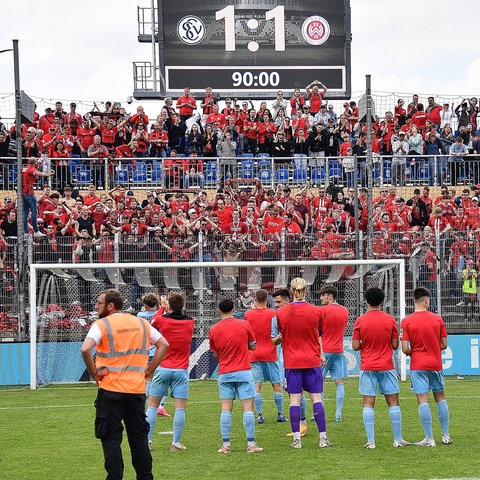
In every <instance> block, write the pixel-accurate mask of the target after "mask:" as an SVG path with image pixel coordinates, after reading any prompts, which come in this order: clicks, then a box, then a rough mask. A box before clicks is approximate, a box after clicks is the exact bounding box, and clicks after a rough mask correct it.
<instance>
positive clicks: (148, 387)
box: [145, 382, 152, 398]
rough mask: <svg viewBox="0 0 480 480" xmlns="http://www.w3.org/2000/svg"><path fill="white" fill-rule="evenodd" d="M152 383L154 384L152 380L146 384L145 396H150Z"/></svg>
mask: <svg viewBox="0 0 480 480" xmlns="http://www.w3.org/2000/svg"><path fill="white" fill-rule="evenodd" d="M150 385H152V382H147V384H146V386H145V396H146V397H147V398H148V396H149V395H150Z"/></svg>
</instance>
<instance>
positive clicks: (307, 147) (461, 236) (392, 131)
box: [0, 82, 480, 303]
mask: <svg viewBox="0 0 480 480" xmlns="http://www.w3.org/2000/svg"><path fill="white" fill-rule="evenodd" d="M326 90H327V89H326V87H325V86H324V85H323V84H321V82H313V84H312V85H309V86H308V88H307V90H306V94H307V96H306V97H305V96H303V95H302V92H301V91H300V90H298V89H296V90H295V91H294V93H293V95H292V97H291V98H290V99H289V100H287V99H285V98H284V92H282V91H279V92H278V93H277V95H276V98H275V99H274V100H273V102H271V104H270V105H268V103H267V102H265V101H264V102H261V103H260V105H259V109H258V110H256V109H255V108H254V106H253V104H252V102H250V101H249V102H240V103H239V102H238V101H237V99H233V100H230V99H225V106H224V108H223V109H220V105H219V101H218V100H217V97H216V96H215V95H214V94H213V92H212V89H211V88H207V89H206V92H205V97H204V98H203V99H202V100H199V101H197V100H196V99H194V98H193V97H192V96H191V95H190V91H189V89H188V88H185V91H184V95H183V96H182V97H180V98H179V99H178V100H177V101H176V104H175V102H174V101H173V99H171V98H166V99H165V105H164V106H163V108H162V109H161V111H160V114H159V115H158V117H157V118H156V120H155V121H154V122H150V121H149V118H148V116H147V115H146V114H145V112H144V110H143V108H142V107H138V108H137V111H136V113H135V114H134V115H128V114H127V113H126V112H125V110H124V109H123V108H122V107H121V105H120V104H119V103H116V102H115V103H113V104H111V103H110V102H106V104H105V106H106V109H105V111H99V110H98V109H96V110H94V111H91V112H88V113H86V114H84V115H81V114H80V113H77V111H76V105H75V103H71V105H70V111H69V112H68V113H67V112H65V111H64V110H63V105H62V103H61V102H57V103H56V105H55V108H54V109H52V108H46V110H45V115H42V116H39V115H38V114H36V116H35V119H34V123H33V124H28V125H22V139H21V148H22V155H23V156H24V157H36V158H39V166H38V168H44V166H42V167H40V164H43V163H45V162H46V160H47V159H51V161H52V169H53V178H54V183H53V187H54V190H55V191H52V190H51V189H50V187H46V188H43V187H42V188H43V189H42V191H41V193H40V195H39V197H38V214H39V215H38V228H39V232H40V234H39V235H38V236H37V237H38V238H37V239H36V240H35V244H36V245H37V246H38V248H37V251H38V258H37V260H38V261H47V262H53V263H56V262H63V263H70V262H73V263H79V262H92V261H94V262H96V261H98V262H100V263H111V262H114V261H117V260H118V261H120V262H128V261H135V262H138V261H140V262H142V261H145V262H150V261H196V260H205V261H210V260H242V259H245V260H254V261H256V260H262V259H263V260H275V259H279V258H282V255H283V258H285V259H286V260H308V259H310V260H312V259H318V260H324V259H332V258H355V256H358V255H359V251H360V249H359V248H358V243H355V232H356V231H357V230H358V231H360V232H365V233H367V230H368V226H369V218H368V208H367V203H368V196H367V193H368V192H367V190H366V188H363V187H362V188H359V189H358V191H356V190H355V189H354V188H353V186H352V185H351V184H350V182H345V184H344V185H346V186H343V185H342V184H341V183H340V185H331V184H330V185H328V186H327V187H325V186H322V185H320V186H319V188H318V192H314V191H313V188H311V186H310V182H308V181H307V182H306V183H305V184H304V185H303V187H302V188H300V189H299V190H298V191H297V192H296V193H294V194H292V191H291V189H290V188H289V187H288V186H285V185H277V186H276V189H268V188H265V187H264V186H263V185H262V183H261V182H260V181H258V180H255V179H252V180H251V181H250V184H248V185H247V184H242V183H241V182H240V181H238V180H236V178H235V173H234V172H235V171H234V169H232V170H231V171H229V166H230V164H229V161H232V162H233V163H232V165H231V166H235V165H236V161H237V160H236V158H237V157H238V155H240V154H242V153H243V154H245V153H250V154H252V155H253V156H256V155H259V154H268V155H271V157H272V159H273V161H274V162H275V163H279V164H284V163H287V162H293V163H294V164H295V165H297V166H299V167H304V166H305V165H306V164H305V163H304V162H305V158H307V157H309V156H318V155H320V154H321V155H322V156H326V157H330V156H332V157H337V156H339V157H340V160H341V161H342V160H344V161H345V165H344V167H345V169H346V168H347V165H348V162H347V161H346V160H347V159H348V158H350V157H351V155H352V154H357V155H359V156H363V155H365V152H366V133H365V126H364V125H363V124H361V123H359V113H358V108H357V105H356V104H355V102H353V101H351V102H345V104H344V110H343V111H342V112H341V113H339V114H338V113H336V112H335V110H334V108H333V105H330V104H328V103H325V102H324V101H323V97H324V95H325V92H326ZM452 108H453V107H452ZM197 110H199V113H197ZM478 113H479V109H478V107H477V100H476V99H475V98H471V99H470V100H465V101H462V102H461V104H460V105H458V106H457V107H456V108H455V109H454V110H453V112H452V110H451V109H450V105H448V104H444V105H437V104H436V103H435V101H434V98H433V97H429V98H428V103H427V104H426V105H422V104H421V103H420V102H419V99H418V97H417V96H416V95H414V96H413V98H412V101H411V102H410V103H409V104H408V105H407V106H406V107H405V106H404V102H403V100H399V101H398V104H397V106H396V107H395V110H394V112H386V113H385V117H384V119H383V120H382V121H380V120H379V119H377V120H376V121H375V122H374V123H373V134H374V135H373V143H372V149H373V152H374V154H378V155H392V158H393V163H392V168H394V167H395V161H396V160H397V167H398V169H399V170H398V171H399V172H400V173H398V172H397V174H396V175H397V177H396V178H397V179H398V182H397V183H398V185H402V181H401V179H402V178H403V173H404V172H402V168H404V167H405V163H406V161H404V160H405V158H406V157H407V156H410V157H412V158H413V157H415V155H416V156H419V155H423V154H425V153H426V154H427V155H436V154H438V153H440V152H441V151H442V148H443V147H444V144H443V143H442V142H441V141H442V140H444V141H446V142H450V143H452V145H453V147H455V145H457V144H458V145H459V147H460V148H459V150H458V155H459V156H463V155H465V154H469V153H472V154H475V153H477V151H478V145H479V144H478V142H479V136H478V134H477V131H476V128H477V123H476V122H477V115H478ZM454 116H455V117H456V118H457V120H456V122H457V130H456V131H455V132H454V131H453V129H452V128H451V125H452V119H453V117H454ZM17 145H18V143H17V142H16V139H15V131H14V129H13V128H12V129H10V130H8V129H6V128H5V126H4V125H3V124H0V157H9V156H14V155H15V154H16V148H17ZM432 145H435V147H432ZM435 149H436V151H435ZM451 149H452V147H449V150H450V152H451ZM178 154H180V155H183V157H180V159H176V157H177V155H178ZM451 154H452V153H451ZM72 155H74V156H78V157H80V158H81V161H83V162H85V163H86V164H88V165H89V166H90V167H91V168H92V171H93V172H94V173H95V171H96V170H95V169H96V167H99V168H98V169H97V174H98V178H97V176H96V175H97V174H95V175H94V178H93V180H94V184H92V185H90V186H89V187H88V190H87V193H86V194H85V195H80V194H79V192H78V191H76V189H72V187H71V181H70V180H71V179H70V173H71V172H70V169H69V168H68V158H69V157H71V156H72ZM452 155H453V154H452ZM455 155H456V154H455ZM218 156H219V157H220V158H221V159H225V161H224V163H223V165H224V166H225V169H224V171H223V172H222V173H221V175H222V181H221V184H222V188H220V189H219V190H218V191H216V193H215V194H214V196H213V198H212V195H209V193H208V192H205V191H202V188H201V187H203V184H202V182H199V183H198V187H200V189H199V190H198V191H190V192H188V193H185V192H181V191H178V192H173V193H172V192H171V191H169V192H165V191H161V190H150V191H148V192H147V194H146V199H145V200H140V199H136V198H135V192H132V191H129V192H127V190H126V189H125V188H124V187H123V186H120V185H117V186H116V187H115V188H114V189H113V190H111V191H108V192H107V193H106V194H101V195H97V192H96V186H97V185H100V186H103V185H104V179H102V178H101V175H102V173H101V172H102V171H105V162H108V161H109V160H111V161H114V159H115V158H116V157H120V158H128V159H129V160H128V161H129V162H131V165H132V166H133V167H134V166H135V164H136V162H137V161H138V162H140V161H144V162H148V161H149V160H150V161H151V159H158V158H165V161H164V164H163V169H164V172H163V173H164V175H165V178H166V184H165V185H166V187H167V188H168V189H172V188H175V187H186V188H188V187H189V186H190V182H193V180H195V179H202V178H203V173H202V172H203V162H202V160H201V158H204V159H205V158H207V159H208V158H216V157H218ZM187 157H188V158H187ZM192 159H193V160H192ZM409 161H410V160H409ZM186 162H187V163H186ZM188 162H190V163H188ZM112 165H114V164H112ZM348 168H350V167H348ZM457 174H460V172H459V171H457ZM443 178H444V177H443V176H442V169H441V168H440V170H439V180H442V179H443ZM55 179H56V180H57V182H55ZM59 179H61V181H59ZM98 179H99V181H97V180H98ZM453 180H455V177H453ZM479 197H480V184H477V185H476V186H475V187H474V188H472V191H470V189H468V188H465V189H463V190H462V192H461V193H460V194H459V195H457V192H456V191H455V188H450V189H449V188H448V187H446V186H444V187H442V191H441V194H440V195H439V196H438V197H437V198H435V199H431V198H430V189H429V187H428V186H424V187H423V190H422V191H421V190H420V189H415V191H414V193H413V196H411V198H402V197H401V195H399V194H398V193H397V190H396V187H395V186H390V187H381V191H380V194H379V195H378V197H377V198H374V200H373V218H372V222H371V225H372V231H371V232H369V233H373V241H372V244H373V254H374V256H376V257H378V258H388V257H394V256H402V257H406V258H409V257H410V256H412V255H415V254H417V253H418V252H419V251H421V253H422V255H423V256H422V262H423V263H424V264H425V265H426V266H427V267H426V268H427V270H425V271H424V275H426V276H427V277H428V278H427V281H428V282H430V283H431V284H432V286H433V284H434V282H435V276H436V272H437V261H438V260H439V258H437V253H438V252H439V251H440V253H441V254H442V255H444V258H445V261H444V262H443V264H442V268H445V269H447V270H449V271H451V272H456V273H458V272H459V271H460V272H462V271H463V270H464V267H465V266H466V264H467V263H468V262H473V264H474V265H475V264H476V265H478V264H479V262H480V257H479V256H478V253H477V252H478V251H479V249H477V244H478V241H479V239H480V237H479V233H478V232H479V231H480V207H479V203H478V199H479ZM0 222H1V223H0V228H1V232H2V239H1V242H0V247H1V251H2V259H3V263H4V265H6V266H8V265H11V264H12V262H13V258H14V255H13V253H12V252H13V250H12V247H11V245H9V242H8V241H7V240H8V239H7V237H16V236H17V233H18V232H17V226H16V211H15V201H14V199H12V198H11V197H7V198H5V200H4V205H2V208H1V210H0ZM30 227H32V225H30ZM357 227H358V229H357ZM6 239H7V240H6ZM436 242H440V244H439V245H436ZM439 249H440V250H439ZM361 250H362V251H365V248H364V247H362V249H361ZM281 252H283V253H281ZM116 255H117V256H116ZM420 270H421V269H420ZM126 275H127V277H132V279H133V282H134V283H135V278H134V277H135V272H133V271H131V272H126ZM245 276H246V272H240V277H239V278H240V281H239V282H238V284H239V285H243V286H246V284H247V279H246V278H245ZM272 280H273V279H272V272H271V271H270V270H269V269H262V281H263V283H266V282H268V281H272ZM205 281H206V283H207V287H208V289H209V290H210V289H214V288H216V287H215V279H214V275H207V276H206V278H205ZM158 282H159V286H161V285H160V284H161V280H158ZM137 283H138V282H137ZM217 288H218V285H217ZM455 288H456V287H455ZM132 303H133V302H132Z"/></svg>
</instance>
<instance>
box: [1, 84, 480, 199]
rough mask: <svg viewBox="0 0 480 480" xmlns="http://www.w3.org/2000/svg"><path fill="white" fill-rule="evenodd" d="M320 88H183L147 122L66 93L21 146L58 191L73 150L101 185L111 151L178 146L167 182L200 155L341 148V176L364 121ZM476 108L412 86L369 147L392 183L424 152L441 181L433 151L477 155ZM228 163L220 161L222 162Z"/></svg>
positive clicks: (292, 157) (360, 151)
mask: <svg viewBox="0 0 480 480" xmlns="http://www.w3.org/2000/svg"><path fill="white" fill-rule="evenodd" d="M326 92H327V87H326V86H325V85H323V84H322V83H321V82H319V81H315V82H312V84H310V85H308V86H307V88H306V90H305V94H303V93H302V92H301V91H300V90H299V89H295V90H294V92H293V94H292V96H291V97H290V98H289V99H288V98H286V95H285V94H284V92H283V91H278V92H277V95H276V98H275V99H274V100H273V101H271V102H267V101H262V102H260V103H259V105H258V108H257V109H256V108H254V104H253V103H252V101H241V102H239V101H238V100H237V99H236V98H235V99H233V100H232V99H229V98H226V99H225V101H224V103H222V106H223V108H221V105H220V101H219V100H218V96H217V95H215V94H214V92H213V91H212V89H211V88H210V87H208V88H206V90H205V96H204V97H203V98H201V99H198V100H197V99H196V98H194V97H193V96H192V95H191V92H190V89H189V88H188V87H186V88H185V90H184V93H183V96H181V97H180V98H178V99H177V100H176V102H175V101H174V100H173V99H172V98H171V97H167V98H165V104H164V105H163V106H162V108H161V109H160V113H159V114H158V115H157V117H156V119H155V120H154V121H151V120H150V119H149V118H148V116H147V115H146V113H145V111H144V109H143V107H141V106H139V107H138V108H137V110H136V113H135V114H133V115H130V114H128V113H127V112H126V111H125V109H124V108H122V106H121V104H120V103H118V102H114V103H113V104H112V103H111V102H106V103H105V107H106V108H105V110H104V111H100V110H99V109H98V108H95V109H94V110H92V111H90V112H87V113H82V114H81V113H79V112H77V109H76V108H77V106H76V104H75V103H74V102H72V103H71V104H70V110H69V111H68V112H66V111H65V110H64V109H63V105H62V103H61V102H56V104H55V106H54V108H51V107H47V108H46V109H45V113H44V115H41V116H40V115H39V114H38V113H37V112H35V114H34V120H33V123H32V124H25V125H22V129H21V131H22V139H21V148H22V155H23V156H24V157H31V156H34V157H38V158H39V159H41V160H40V163H42V164H45V163H46V162H51V163H52V165H53V169H54V171H55V175H54V182H55V183H54V185H55V187H56V188H57V189H59V190H60V191H63V188H64V187H65V186H68V185H71V183H72V182H71V171H70V169H68V159H69V158H71V157H72V156H73V157H80V158H81V159H82V162H83V163H84V165H86V166H88V167H89V168H91V169H92V173H93V179H94V181H95V183H96V185H97V186H99V187H105V178H104V176H105V175H104V171H105V166H104V165H105V162H108V163H109V164H110V165H111V167H110V169H109V171H110V173H113V172H114V168H115V165H117V164H118V163H117V161H115V159H116V158H127V159H132V160H130V162H131V163H132V165H133V166H135V162H136V161H135V160H133V159H134V158H141V159H145V161H147V162H151V161H152V160H151V159H159V158H160V159H162V158H170V157H176V156H177V155H180V156H182V157H189V158H188V159H187V160H185V158H183V159H182V160H181V161H179V160H175V161H170V163H168V164H165V166H164V167H165V171H166V172H167V174H168V175H167V176H168V178H169V179H170V180H169V181H170V182H171V183H174V184H175V186H183V185H179V183H182V184H183V183H184V182H186V183H187V185H188V180H189V179H187V178H185V177H186V176H189V178H190V179H191V178H195V177H196V176H199V175H202V174H203V164H204V161H205V160H204V161H201V160H199V159H200V158H203V159H212V158H218V157H220V158H221V159H233V164H235V158H236V157H239V156H240V155H242V154H251V155H253V156H257V155H262V154H263V155H269V156H270V157H271V158H273V161H274V162H275V163H276V164H280V165H288V164H291V163H293V164H294V165H295V166H296V167H299V168H304V169H306V168H307V160H306V159H307V158H318V157H340V162H344V163H345V165H344V171H345V179H346V180H347V179H348V175H347V173H349V172H350V173H351V172H352V168H353V167H352V165H351V157H352V155H357V156H358V157H364V156H365V154H366V150H367V145H366V126H365V124H364V123H361V122H359V121H360V120H361V119H359V111H358V107H357V105H356V102H355V101H350V102H345V103H344V104H343V110H342V111H341V112H338V111H337V112H336V111H335V109H334V105H333V104H329V103H328V102H326V101H324V96H325V93H326ZM478 114H479V107H478V105H477V99H476V98H475V97H472V98H471V99H469V100H462V101H461V102H460V104H459V105H457V106H456V107H455V108H453V105H452V106H451V105H449V104H448V103H445V104H443V105H439V104H437V103H436V102H435V99H434V97H428V99H427V102H426V104H422V103H421V102H420V101H419V98H418V96H417V95H413V98H412V100H411V102H409V103H408V105H405V102H404V101H403V100H402V99H399V100H398V102H397V105H396V106H395V108H394V111H387V112H385V114H384V116H383V118H382V119H380V118H378V117H376V118H375V119H374V122H373V125H372V134H373V140H372V150H373V153H374V155H376V156H379V155H387V156H391V157H392V168H393V169H394V175H393V183H395V184H397V185H402V184H403V179H404V178H405V169H406V166H407V164H408V163H409V162H412V161H413V162H414V161H415V159H416V158H418V157H421V156H423V155H426V156H428V158H429V167H430V176H429V177H430V181H431V182H432V181H433V177H434V175H436V176H437V177H438V179H437V180H438V183H437V184H438V185H440V184H442V183H443V180H445V178H446V176H447V172H446V167H447V164H446V161H443V160H442V162H441V163H440V164H439V165H437V166H436V168H434V163H438V162H437V161H436V160H435V161H434V160H432V159H434V158H435V156H437V155H441V154H449V155H451V158H450V160H451V161H452V162H455V161H456V160H461V157H463V156H464V155H468V154H477V153H478V151H479V146H480V136H479V135H478V133H477V117H478ZM454 124H455V128H454V127H453V125H454ZM457 143H458V144H457ZM16 150H17V140H16V138H15V129H14V127H13V126H12V127H11V128H10V129H7V128H6V127H5V125H4V124H2V123H1V122H0V158H4V157H12V156H15V155H16ZM192 156H193V158H191V159H190V157H192ZM231 163H232V162H229V161H228V160H226V161H225V165H229V164H231ZM48 168H49V167H48ZM360 168H362V166H361V167H360ZM363 168H364V165H363ZM449 170H450V169H449ZM451 170H452V172H450V171H449V178H450V181H451V183H452V184H456V183H457V180H458V178H459V177H461V175H462V171H461V166H460V162H459V165H453V166H452V167H451ZM223 174H226V171H224V172H223ZM4 177H5V175H4ZM175 182H176V183H175ZM431 184H433V183H431ZM199 186H200V187H202V185H199Z"/></svg>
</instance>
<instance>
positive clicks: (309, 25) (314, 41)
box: [302, 15, 330, 45]
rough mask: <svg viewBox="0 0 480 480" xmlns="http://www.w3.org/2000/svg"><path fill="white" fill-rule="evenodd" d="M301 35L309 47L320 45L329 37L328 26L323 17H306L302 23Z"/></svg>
mask: <svg viewBox="0 0 480 480" xmlns="http://www.w3.org/2000/svg"><path fill="white" fill-rule="evenodd" d="M302 35H303V38H304V39H305V41H306V42H307V43H309V44H310V45H322V44H323V43H325V42H326V41H327V40H328V37H329V36H330V25H329V23H328V22H327V21H326V20H325V19H324V18H323V17H319V16H317V15H314V16H312V17H308V18H307V19H306V20H305V21H304V22H303V25H302Z"/></svg>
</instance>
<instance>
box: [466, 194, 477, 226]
mask: <svg viewBox="0 0 480 480" xmlns="http://www.w3.org/2000/svg"><path fill="white" fill-rule="evenodd" d="M465 214H466V216H467V217H468V218H469V219H470V221H471V222H472V224H473V223H478V221H479V220H480V207H479V206H478V197H473V198H472V206H471V207H470V208H467V209H466V210H465Z"/></svg>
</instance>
